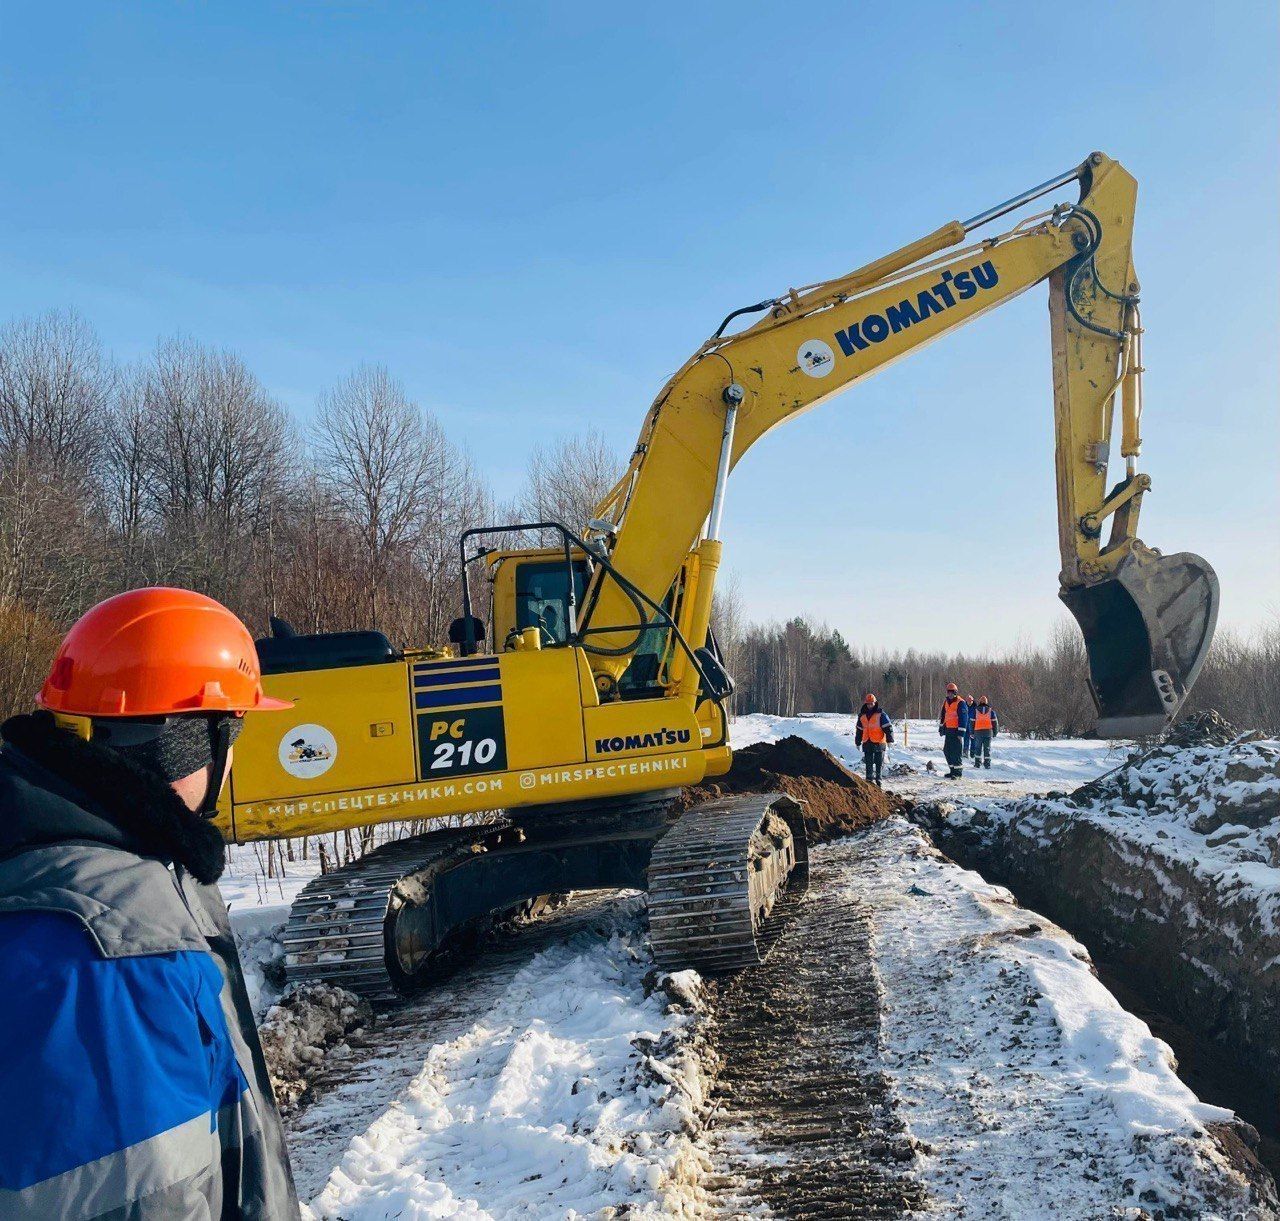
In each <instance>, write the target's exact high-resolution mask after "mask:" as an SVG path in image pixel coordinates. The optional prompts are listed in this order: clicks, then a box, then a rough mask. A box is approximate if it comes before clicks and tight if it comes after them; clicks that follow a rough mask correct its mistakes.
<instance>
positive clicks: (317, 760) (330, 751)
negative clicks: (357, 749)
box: [279, 725, 338, 780]
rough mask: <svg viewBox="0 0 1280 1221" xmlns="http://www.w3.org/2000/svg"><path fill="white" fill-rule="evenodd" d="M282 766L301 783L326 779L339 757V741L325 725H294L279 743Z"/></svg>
mask: <svg viewBox="0 0 1280 1221" xmlns="http://www.w3.org/2000/svg"><path fill="white" fill-rule="evenodd" d="M279 755H280V766H281V767H282V768H284V770H285V771H286V772H288V773H289V775H290V776H297V777H298V779H299V780H314V779H315V778H316V777H317V776H323V775H324V774H325V772H327V771H328V770H329V769H330V768H331V767H332V766H333V764H334V760H335V759H337V757H338V741H337V739H336V738H335V737H334V736H333V734H331V733H330V732H329V731H328V730H327V729H326V728H325V727H324V726H323V725H295V726H294V727H293V728H292V729H291V730H289V732H288V733H287V734H285V735H284V737H283V738H281V739H280V751H279Z"/></svg>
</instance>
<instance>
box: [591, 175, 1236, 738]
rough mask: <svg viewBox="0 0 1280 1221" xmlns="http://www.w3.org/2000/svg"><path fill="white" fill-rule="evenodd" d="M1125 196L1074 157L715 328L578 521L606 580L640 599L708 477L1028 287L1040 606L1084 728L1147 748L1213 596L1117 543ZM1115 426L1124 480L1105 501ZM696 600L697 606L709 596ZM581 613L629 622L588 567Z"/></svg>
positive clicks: (1125, 316) (621, 664) (710, 504)
mask: <svg viewBox="0 0 1280 1221" xmlns="http://www.w3.org/2000/svg"><path fill="white" fill-rule="evenodd" d="M1073 181H1078V182H1079V184H1080V200H1079V202H1078V203H1074V204H1059V205H1057V206H1055V207H1054V208H1053V209H1052V211H1050V212H1047V213H1043V214H1041V215H1038V216H1032V217H1028V218H1027V219H1025V220H1023V221H1022V222H1021V223H1019V224H1018V225H1017V226H1016V227H1015V228H1013V229H1012V230H1010V231H1008V232H1006V233H1002V234H998V235H996V236H993V237H989V238H986V239H985V240H983V241H981V242H978V243H976V244H971V245H968V246H962V245H961V244H962V243H964V242H965V241H966V239H970V235H971V234H972V233H973V232H974V230H975V229H977V228H979V227H982V226H985V225H987V224H989V223H991V222H992V221H994V220H996V219H998V218H1000V217H1001V216H1004V215H1006V214H1008V213H1009V212H1011V211H1014V210H1016V209H1018V208H1021V207H1023V206H1024V205H1026V204H1029V203H1030V202H1032V201H1033V200H1035V199H1036V198H1038V197H1039V196H1041V195H1043V194H1045V193H1047V192H1050V191H1053V190H1056V189H1058V188H1060V187H1062V186H1064V185H1066V184H1068V183H1070V182H1073ZM1136 194H1137V188H1136V184H1135V182H1134V180H1133V178H1132V177H1131V176H1130V175H1129V174H1128V173H1127V172H1126V171H1125V170H1124V169H1123V167H1121V166H1120V165H1119V164H1118V163H1116V162H1115V161H1112V160H1110V159H1109V158H1107V157H1104V156H1103V155H1102V154H1100V153H1094V154H1093V155H1092V156H1090V157H1089V158H1088V159H1087V160H1086V161H1085V162H1084V163H1083V164H1081V165H1080V166H1078V167H1077V168H1075V169H1074V170H1072V171H1069V172H1068V173H1065V174H1061V175H1058V176H1057V177H1056V178H1053V179H1050V180H1049V181H1048V182H1046V183H1042V184H1041V185H1040V186H1038V187H1035V188H1033V189H1032V190H1030V191H1027V192H1024V193H1023V194H1022V195H1020V196H1017V197H1015V198H1014V199H1012V200H1009V201H1007V202H1006V203H1004V204H1001V205H999V206H998V207H996V208H992V209H989V210H988V211H986V212H984V213H981V214H979V215H978V216H975V217H974V218H972V219H971V220H969V221H965V222H952V223H951V224H949V225H944V226H943V227H942V228H940V229H938V230H937V231H936V232H934V233H932V234H929V235H928V236H927V237H925V238H922V239H921V240H920V241H918V242H915V243H913V244H911V245H910V246H906V247H904V248H903V249H901V250H899V251H896V252H894V253H893V254H891V255H888V256H886V257H884V258H882V259H879V260H877V261H876V262H874V263H871V264H869V265H868V266H866V267H864V268H861V269H859V270H858V271H855V272H852V273H850V274H849V275H847V276H843V277H840V278H838V279H836V280H832V281H827V282H825V283H822V284H817V285H813V286H810V287H808V288H806V289H802V290H795V289H792V290H790V291H789V292H788V293H787V294H785V295H783V296H781V297H779V298H777V299H775V300H770V301H766V302H762V303H760V305H759V306H754V307H750V309H751V310H753V311H759V312H766V313H767V317H765V318H764V319H762V320H761V321H759V322H757V323H756V324H755V325H753V326H751V327H749V328H747V329H746V330H743V331H739V332H737V333H735V334H732V335H727V336H726V335H724V334H722V331H723V329H724V328H723V327H722V328H721V331H720V332H717V333H716V334H715V335H714V336H712V338H711V339H709V340H708V341H707V342H706V343H705V344H703V346H702V347H701V348H700V349H699V350H698V352H697V353H695V354H694V356H693V357H692V358H691V359H690V360H689V361H688V362H686V364H685V365H684V366H683V367H682V368H681V369H680V370H679V371H678V372H677V373H676V374H675V376H674V377H672V379H671V380H670V381H669V382H668V383H667V385H666V386H664V387H663V389H662V391H661V393H660V394H659V395H658V397H657V399H656V400H655V402H654V404H653V406H652V407H651V408H650V411H649V414H648V416H647V418H646V420H645V423H644V426H643V428H642V430H641V434H640V439H639V442H638V444H637V446H636V451H635V455H634V457H633V459H632V463H631V467H630V469H629V471H628V475H627V477H626V478H624V479H623V480H622V482H621V483H620V484H619V485H618V488H616V489H615V491H614V493H612V494H611V497H610V498H607V499H606V501H605V502H603V503H602V504H601V505H600V506H599V507H598V509H597V511H596V518H597V519H603V520H604V521H605V522H608V523H610V532H611V534H612V537H613V548H612V560H613V564H614V566H615V567H616V568H617V569H618V570H620V571H621V572H624V573H626V574H627V576H628V578H629V579H630V581H631V582H632V583H634V585H636V586H638V587H639V588H640V589H641V590H643V591H644V592H645V593H646V594H647V595H648V596H649V597H650V598H652V599H660V598H661V597H662V596H663V595H664V593H665V592H666V591H667V590H668V589H669V588H670V586H671V583H672V580H673V579H674V578H675V576H676V574H677V573H678V572H679V571H680V566H681V564H682V562H683V561H684V558H685V556H686V554H687V553H688V552H689V551H690V549H691V548H694V547H695V546H696V545H697V540H698V538H699V535H700V534H701V533H702V531H703V524H704V522H707V521H708V518H710V522H711V529H710V530H709V531H708V532H707V535H706V537H707V538H709V539H710V540H712V541H715V540H716V538H717V535H718V522H719V505H720V503H721V502H722V498H723V489H724V479H725V476H726V475H727V473H728V470H729V469H731V468H732V466H733V465H734V464H736V463H737V461H738V460H739V459H740V458H741V457H742V455H743V454H744V453H745V452H746V450H747V449H748V448H749V447H750V446H751V445H753V444H754V443H755V442H756V441H757V440H759V439H760V437H762V436H764V434H765V433H767V432H768V431H770V430H771V429H773V428H775V427H777V426H778V425H779V424H781V423H783V422H784V421H786V420H788V419H791V418H792V417H794V416H796V415H799V414H800V413H802V412H804V411H808V410H810V409H811V408H813V407H816V406H817V405H818V404H820V403H822V402H824V401H826V400H827V399H829V398H831V397H832V396H833V395H835V394H837V393H839V392H840V391H842V390H844V389H846V388H847V387H849V386H850V385H851V384H853V383H854V382H857V381H859V380H862V379H864V378H866V377H868V376H870V375H871V374H873V373H875V372H878V371H879V370H880V369H883V368H886V367H887V366H889V365H890V364H892V363H894V362H895V361H897V360H900V359H902V358H904V357H906V356H909V355H910V354H912V353H913V352H915V351H916V350H918V349H919V348H921V347H923V346H924V345H925V344H928V343H931V342H932V341H933V340H935V339H937V338H940V337H941V336H942V335H944V334H947V333H949V332H950V331H953V330H956V329H958V328H959V327H961V326H963V325H964V324H965V323H968V322H970V321H972V320H973V319H974V318H977V317H978V316H980V315H981V314H983V313H986V312H987V311H988V310H991V309H994V308H996V307H997V306H1000V305H1002V304H1004V303H1005V302H1006V301H1009V300H1011V299H1012V298H1013V297H1015V296H1017V295H1019V294H1020V293H1022V292H1024V291H1026V290H1027V289H1028V288H1031V287H1032V286H1033V285H1035V284H1038V283H1041V282H1044V281H1047V282H1048V285H1049V298H1050V318H1051V330H1052V349H1053V389H1054V410H1055V421H1056V423H1055V441H1056V446H1055V449H1056V467H1055V469H1056V478H1057V491H1058V525H1059V545H1060V550H1061V555H1062V571H1061V578H1060V581H1061V590H1060V594H1061V597H1062V599H1063V601H1064V602H1065V603H1066V604H1067V606H1068V607H1069V608H1070V609H1071V610H1072V612H1073V614H1074V615H1075V617H1076V620H1077V622H1078V623H1079V625H1080V628H1081V631H1082V633H1083V635H1084V641H1085V646H1086V649H1087V651H1088V655H1089V659H1090V673H1091V678H1092V687H1093V695H1094V699H1095V702H1096V704H1097V707H1098V712H1099V718H1100V719H1099V723H1098V728H1099V731H1100V732H1101V733H1103V734H1106V735H1111V736H1132V735H1135V734H1147V733H1154V732H1158V731H1159V730H1160V729H1162V728H1163V727H1164V726H1165V725H1166V724H1167V723H1168V722H1169V720H1170V719H1171V718H1172V716H1173V715H1174V714H1175V713H1176V711H1177V709H1178V707H1179V706H1180V705H1181V703H1182V701H1183V700H1184V699H1185V698H1186V695H1187V692H1188V691H1189V690H1190V688H1191V685H1192V683H1193V682H1194V681H1195V677H1196V674H1197V673H1198V671H1199V668H1200V666H1201V664H1202V663H1203V661H1204V657H1205V653H1206V652H1207V650H1208V647H1209V643H1210V641H1211V639H1212V636H1213V627H1214V623H1215V620H1216V615H1217V604H1218V586H1217V579H1216V577H1215V576H1214V574H1213V570H1212V569H1211V568H1210V567H1209V565H1208V564H1207V563H1206V562H1205V561H1204V560H1202V559H1200V558H1199V557H1198V556H1194V555H1190V554H1186V553H1183V554H1180V555H1178V556H1173V557H1169V558H1167V559H1166V558H1165V557H1162V556H1161V555H1160V553H1159V552H1157V551H1154V550H1152V549H1150V548H1148V547H1146V546H1145V545H1144V544H1143V543H1142V542H1141V540H1140V539H1139V538H1138V536H1137V524H1138V513H1139V510H1140V507H1141V503H1142V497H1143V495H1144V494H1145V492H1146V491H1147V490H1148V489H1149V488H1150V486H1151V480H1150V477H1149V476H1148V475H1146V474H1140V473H1139V472H1138V471H1137V467H1136V460H1137V457H1138V454H1139V452H1140V449H1141V438H1140V433H1139V425H1140V422H1141V408H1142V404H1141V374H1142V368H1141V333H1142V332H1141V325H1140V321H1139V315H1138V284H1137V279H1136V276H1135V274H1134V271H1133V261H1132V254H1131V242H1132V231H1133V216H1134V205H1135V200H1136ZM970 240H971V239H970ZM956 247H961V248H960V249H955V248H956ZM743 312H747V311H738V313H743ZM733 317H734V315H730V318H733ZM726 321H728V320H726ZM1117 417H1118V418H1120V420H1121V422H1122V436H1121V439H1120V442H1121V443H1120V457H1121V458H1122V459H1123V461H1124V463H1125V473H1124V475H1123V477H1122V478H1121V479H1120V480H1119V481H1118V482H1117V484H1116V485H1115V487H1113V488H1111V489H1110V490H1108V487H1107V482H1108V473H1109V470H1110V467H1111V450H1112V429H1113V423H1114V421H1115V419H1116V418H1117ZM1108 518H1110V523H1109V524H1110V536H1109V537H1108V538H1107V539H1106V540H1104V539H1103V529H1104V526H1106V525H1107V524H1108V522H1107V519H1108ZM703 545H704V546H705V543H704V544H703ZM716 558H718V554H717V557H716ZM700 592H701V594H702V595H703V596H705V597H707V598H709V597H710V591H709V589H706V588H705V587H704V588H703V589H702V590H701V591H700ZM587 607H588V612H587V616H586V620H587V622H588V623H591V622H594V623H599V624H618V623H627V622H629V621H631V620H633V619H634V617H635V615H634V599H633V598H632V596H631V594H630V593H629V592H628V591H627V590H626V589H625V588H623V587H622V586H621V585H619V584H618V583H617V582H614V581H612V580H611V579H610V576H609V574H608V573H607V572H606V571H604V570H600V571H598V572H597V573H596V577H595V585H594V587H593V589H592V590H591V591H590V592H589V594H588V598H587ZM626 641H627V636H626V634H625V633H622V632H616V633H604V634H603V635H602V636H601V637H598V638H596V639H595V640H594V641H593V642H592V644H590V645H588V651H589V652H590V651H593V650H594V655H593V659H592V668H593V670H595V672H596V673H597V675H598V677H599V678H600V681H601V685H602V687H604V688H607V687H608V685H609V683H610V682H612V681H613V680H614V679H616V678H617V676H618V675H620V674H621V673H622V672H623V671H624V670H625V667H626V664H627V653H626V648H625V645H626ZM609 650H616V651H613V652H610V651H609ZM691 689H692V688H691Z"/></svg>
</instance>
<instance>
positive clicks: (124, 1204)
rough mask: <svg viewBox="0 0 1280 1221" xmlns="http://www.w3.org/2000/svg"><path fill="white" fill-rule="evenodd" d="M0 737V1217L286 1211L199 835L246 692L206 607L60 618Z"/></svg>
mask: <svg viewBox="0 0 1280 1221" xmlns="http://www.w3.org/2000/svg"><path fill="white" fill-rule="evenodd" d="M38 703H39V705H40V710H39V711H37V712H35V713H32V714H30V715H26V716H16V717H11V718H10V719H9V720H8V721H6V722H5V723H4V725H3V726H0V736H3V748H2V749H0V994H2V995H3V996H4V997H5V1004H4V1005H2V1006H0V1133H3V1139H0V1216H4V1217H89V1216H95V1217H96V1216H99V1215H104V1216H113V1217H114V1216H119V1217H130V1218H133V1219H135V1221H149V1219H150V1218H161V1217H164V1218H170V1217H206V1218H213V1217H219V1218H242V1217H244V1218H254V1219H258V1218H261V1219H262V1221H267V1219H270V1221H277V1219H279V1218H285V1219H288V1218H296V1217H297V1216H298V1215H299V1209H298V1200H297V1195H296V1193H295V1191H294V1185H293V1177H292V1174H291V1173H290V1169H289V1162H288V1158H287V1155H286V1153H285V1147H284V1136H283V1133H282V1131H281V1127H280V1117H279V1115H278V1113H277V1111H276V1105H275V1101H274V1098H273V1097H272V1093H271V1083H270V1080H269V1078H268V1075H267V1069H266V1064H265V1062H264V1061H263V1058H262V1049H261V1047H260V1045H259V1043H258V1035H257V1030H256V1028H255V1026H254V1022H253V1014H252V1010H251V1008H250V1005H249V1000H248V996H247V993H246V990H245V983H244V976H243V973H242V970H241V966H240V960H239V957H238V955H237V953H236V949H235V942H234V941H233V939H232V935H231V929H230V926H229V924H228V922H227V915H226V908H225V905H224V904H223V902H222V897H221V895H220V894H219V893H218V889H217V886H216V885H215V883H216V882H217V880H218V877H219V876H220V875H221V873H222V870H223V866H224V864H225V860H226V845H225V843H224V841H223V838H222V835H221V833H220V832H219V830H218V828H217V827H215V826H214V825H213V823H212V822H210V821H209V820H210V818H211V817H212V815H213V814H214V812H215V810H216V807H217V801H218V794H219V793H220V792H221V790H222V786H223V783H224V781H225V779H226V776H227V773H228V770H229V768H230V764H231V754H232V746H233V743H234V741H235V739H236V736H237V734H238V733H239V731H240V727H241V725H242V724H243V717H244V715H245V714H246V713H257V712H264V711H267V710H270V709H279V708H288V707H290V705H289V704H287V703H285V702H283V701H280V700H273V699H269V698H268V697H267V696H266V695H264V694H263V691H262V682H261V677H260V670H259V665H258V656H257V652H256V650H255V648H254V644H253V639H252V637H251V636H250V635H249V632H248V630H247V629H246V628H245V626H244V624H243V623H241V622H240V620H239V619H237V618H236V617H235V615H233V614H232V613H231V612H230V611H229V610H227V609H226V607H224V606H221V605H219V604H218V603H217V602H215V601H214V600H213V599H212V598H206V597H205V596H204V595H202V594H197V593H191V592H189V591H188V590H182V589H139V590H134V591H132V592H130V593H124V594H120V595H118V596H117V597H114V598H109V599H108V600H107V601H105V602H101V603H99V604H98V605H97V606H95V607H94V608H93V609H92V610H90V611H89V612H88V613H87V614H85V615H84V616H83V618H81V619H80V620H79V622H77V623H76V624H75V626H74V627H72V629H71V631H70V632H69V633H68V634H67V637H66V639H65V640H64V641H63V642H62V645H61V647H60V648H59V649H58V652H57V655H56V656H55V657H54V660H53V666H52V668H51V670H50V672H49V676H48V678H47V679H46V680H45V683H44V686H43V688H42V689H41V691H40V695H39V697H38Z"/></svg>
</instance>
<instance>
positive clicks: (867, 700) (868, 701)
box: [862, 691, 876, 704]
mask: <svg viewBox="0 0 1280 1221" xmlns="http://www.w3.org/2000/svg"><path fill="white" fill-rule="evenodd" d="M862 702H863V703H864V704H874V703H875V702H876V697H875V696H874V695H873V694H872V693H871V692H870V691H868V692H867V693H866V695H864V696H863V697H862Z"/></svg>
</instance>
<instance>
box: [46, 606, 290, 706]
mask: <svg viewBox="0 0 1280 1221" xmlns="http://www.w3.org/2000/svg"><path fill="white" fill-rule="evenodd" d="M37 702H38V703H39V704H40V706H41V707H42V708H48V709H49V710H50V711H51V712H64V713H68V714H70V715H72V716H89V717H117V716H127V717H135V716H136V717H156V716H172V715H175V714H180V713H184V712H229V713H241V712H259V711H267V710H273V709H280V708H292V707H293V705H292V704H291V703H290V702H289V701H287V700H277V699H271V698H270V697H269V696H267V695H264V694H263V692H262V670H261V667H260V666H259V663H258V651H257V649H256V648H254V644H253V637H252V636H250V635H249V629H248V628H246V627H245V625H244V624H243V623H241V622H240V620H239V619H238V618H236V616H235V615H233V614H232V613H231V612H230V611H229V610H227V608H226V607H225V606H223V605H222V603H220V602H215V601H214V600H213V599H212V598H207V597H205V595H204V594H198V593H193V592H192V591H191V590H189V589H165V588H154V589H134V590H130V591H129V592H128V593H123V594H117V595H116V596H115V597H114V598H108V599H107V600H106V601H105V602H99V603H98V605H97V606H95V607H93V608H92V609H91V610H88V611H86V612H85V613H84V614H83V615H82V616H81V617H80V619H78V620H77V621H76V623H75V625H74V626H73V627H72V629H71V630H70V631H69V632H68V633H67V635H66V639H65V640H63V642H62V644H61V645H60V646H59V648H58V652H57V654H56V655H55V656H54V659H53V665H52V667H51V668H50V670H49V677H48V678H47V679H45V682H44V686H43V687H42V688H41V689H40V694H39V696H38V697H37Z"/></svg>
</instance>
